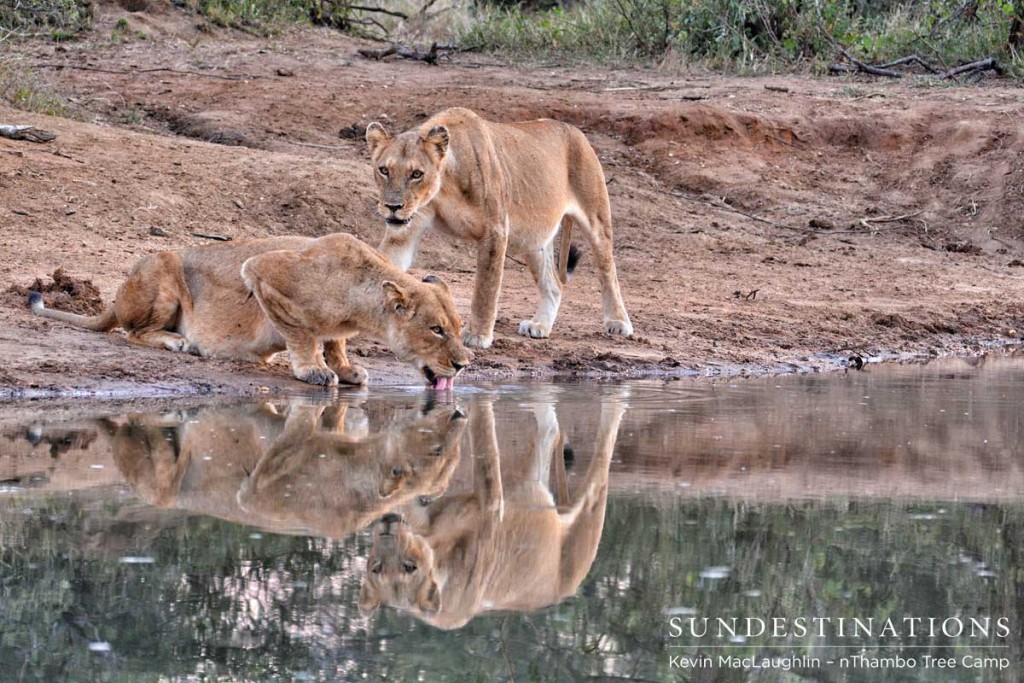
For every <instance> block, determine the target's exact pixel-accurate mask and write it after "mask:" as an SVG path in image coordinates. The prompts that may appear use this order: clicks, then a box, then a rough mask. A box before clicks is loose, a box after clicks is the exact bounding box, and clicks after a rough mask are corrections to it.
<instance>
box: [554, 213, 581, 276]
mask: <svg viewBox="0 0 1024 683" xmlns="http://www.w3.org/2000/svg"><path fill="white" fill-rule="evenodd" d="M571 240H572V228H571V227H569V225H568V224H567V223H563V224H562V244H561V246H560V247H559V249H558V279H559V280H560V281H561V282H562V284H563V285H564V284H565V283H566V282H568V281H569V276H570V275H572V272H573V271H574V270H576V264H577V263H579V262H580V249H579V247H577V246H576V245H575V244H572V243H571Z"/></svg>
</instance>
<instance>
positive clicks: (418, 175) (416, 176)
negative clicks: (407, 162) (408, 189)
mask: <svg viewBox="0 0 1024 683" xmlns="http://www.w3.org/2000/svg"><path fill="white" fill-rule="evenodd" d="M409 177H410V178H412V179H413V180H419V179H420V178H422V177H423V171H420V170H416V171H413V172H412V173H410V174H409Z"/></svg>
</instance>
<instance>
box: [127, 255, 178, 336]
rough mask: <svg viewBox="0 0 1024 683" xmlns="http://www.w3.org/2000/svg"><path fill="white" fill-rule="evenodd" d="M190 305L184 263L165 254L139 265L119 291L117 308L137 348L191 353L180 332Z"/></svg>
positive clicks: (174, 256) (142, 261)
mask: <svg viewBox="0 0 1024 683" xmlns="http://www.w3.org/2000/svg"><path fill="white" fill-rule="evenodd" d="M189 301H190V298H189V296H188V288H187V286H186V285H185V282H184V279H183V277H182V270H181V260H180V259H179V258H178V255H177V254H174V253H171V252H162V253H159V254H153V255H151V256H147V257H146V258H144V259H142V260H141V261H139V263H138V264H137V265H136V266H135V268H134V269H133V270H132V273H131V275H129V276H128V279H127V280H125V282H124V284H123V285H121V287H120V289H118V292H117V298H116V299H115V301H114V308H115V310H116V311H117V319H118V320H119V321H120V323H121V326H122V327H123V328H124V329H125V331H126V332H127V333H128V341H130V342H132V343H133V344H141V345H142V346H149V347H152V348H158V349H168V350H170V351H185V352H191V351H192V345H191V344H190V343H189V340H188V339H186V338H185V337H184V336H183V335H181V334H179V333H178V332H177V330H178V328H179V325H180V322H181V316H182V315H183V313H184V311H183V309H184V308H185V307H186V306H187V305H188V302H189Z"/></svg>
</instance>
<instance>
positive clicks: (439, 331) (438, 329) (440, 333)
mask: <svg viewBox="0 0 1024 683" xmlns="http://www.w3.org/2000/svg"><path fill="white" fill-rule="evenodd" d="M430 331H431V332H433V333H434V334H436V335H437V336H438V337H444V328H443V327H441V326H440V325H434V326H433V327H431V328H430Z"/></svg>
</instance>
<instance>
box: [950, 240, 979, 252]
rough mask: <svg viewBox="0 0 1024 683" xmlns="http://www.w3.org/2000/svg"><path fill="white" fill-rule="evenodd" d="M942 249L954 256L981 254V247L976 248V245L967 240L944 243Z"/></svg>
mask: <svg viewBox="0 0 1024 683" xmlns="http://www.w3.org/2000/svg"><path fill="white" fill-rule="evenodd" d="M944 249H945V250H946V251H950V252H953V253H954V254H980V253H982V249H981V247H979V246H977V245H976V244H974V243H973V242H970V241H968V240H951V241H949V242H946V245H945V247H944Z"/></svg>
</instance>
